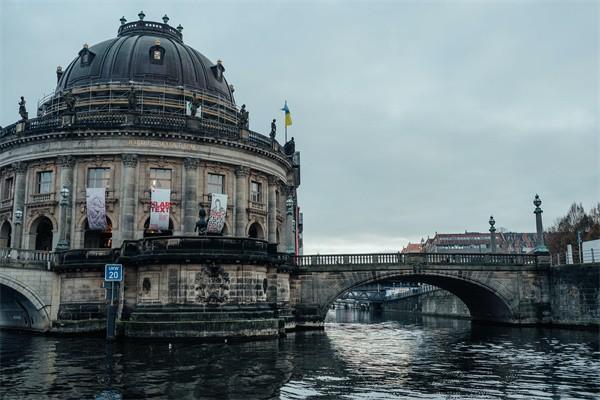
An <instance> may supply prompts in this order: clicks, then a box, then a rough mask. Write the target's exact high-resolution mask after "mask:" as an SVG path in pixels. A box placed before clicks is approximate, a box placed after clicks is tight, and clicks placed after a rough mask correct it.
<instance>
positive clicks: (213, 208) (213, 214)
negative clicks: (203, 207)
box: [206, 193, 227, 234]
mask: <svg viewBox="0 0 600 400" xmlns="http://www.w3.org/2000/svg"><path fill="white" fill-rule="evenodd" d="M211 197H212V201H211V204H210V216H209V218H208V225H207V227H206V232H208V233H217V234H220V233H221V232H222V231H223V227H224V226H225V217H226V216H227V195H226V194H221V193H213V194H212V195H211Z"/></svg>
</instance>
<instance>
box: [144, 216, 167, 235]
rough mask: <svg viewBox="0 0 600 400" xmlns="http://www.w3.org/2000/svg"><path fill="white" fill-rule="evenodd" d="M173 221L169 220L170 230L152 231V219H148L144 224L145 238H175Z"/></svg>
mask: <svg viewBox="0 0 600 400" xmlns="http://www.w3.org/2000/svg"><path fill="white" fill-rule="evenodd" d="M173 226H174V225H173V220H172V219H171V218H169V229H168V230H166V231H160V230H154V229H150V218H148V219H146V222H144V237H145V238H147V237H153V236H173Z"/></svg>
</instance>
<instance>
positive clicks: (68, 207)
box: [56, 156, 75, 250]
mask: <svg viewBox="0 0 600 400" xmlns="http://www.w3.org/2000/svg"><path fill="white" fill-rule="evenodd" d="M58 162H59V164H60V180H59V182H60V185H59V188H58V190H57V192H58V198H59V200H60V203H59V204H60V205H59V211H58V220H59V224H58V239H59V240H58V243H57V244H56V249H57V250H68V249H69V248H70V247H71V220H72V217H71V215H72V209H73V197H74V195H75V193H73V166H74V165H75V158H74V157H72V156H60V157H58ZM63 188H66V189H67V190H68V191H69V193H68V195H67V197H66V198H63V197H62V194H61V191H62V190H63Z"/></svg>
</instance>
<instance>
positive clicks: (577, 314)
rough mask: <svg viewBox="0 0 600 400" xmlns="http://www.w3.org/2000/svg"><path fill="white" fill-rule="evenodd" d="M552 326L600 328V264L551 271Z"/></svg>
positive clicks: (563, 267) (571, 266) (569, 266)
mask: <svg viewBox="0 0 600 400" xmlns="http://www.w3.org/2000/svg"><path fill="white" fill-rule="evenodd" d="M549 278H550V303H551V310H552V323H553V324H556V325H569V326H596V327H600V264H598V263H596V264H583V265H564V266H560V267H553V268H552V269H551V270H550V277H549Z"/></svg>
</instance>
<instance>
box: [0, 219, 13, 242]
mask: <svg viewBox="0 0 600 400" xmlns="http://www.w3.org/2000/svg"><path fill="white" fill-rule="evenodd" d="M11 235H12V226H10V222H8V221H4V223H3V224H2V227H0V247H10V243H11Z"/></svg>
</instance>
